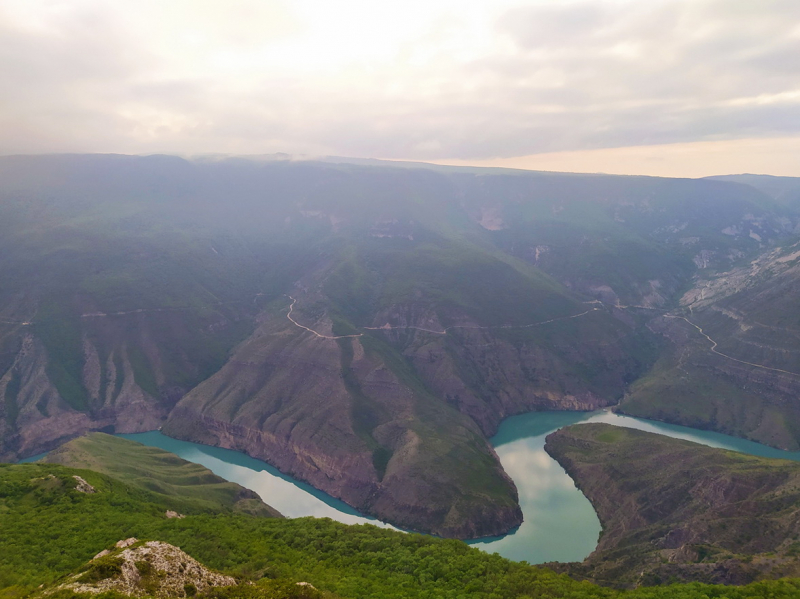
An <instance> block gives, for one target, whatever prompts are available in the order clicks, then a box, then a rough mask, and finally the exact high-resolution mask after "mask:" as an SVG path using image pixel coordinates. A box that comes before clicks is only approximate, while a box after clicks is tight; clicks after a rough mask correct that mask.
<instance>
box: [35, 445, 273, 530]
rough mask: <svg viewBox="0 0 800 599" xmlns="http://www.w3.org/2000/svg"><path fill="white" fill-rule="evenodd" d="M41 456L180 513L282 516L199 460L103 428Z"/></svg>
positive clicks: (248, 491)
mask: <svg viewBox="0 0 800 599" xmlns="http://www.w3.org/2000/svg"><path fill="white" fill-rule="evenodd" d="M42 461H43V462H46V463H49V464H61V465H62V466H69V467H70V468H83V469H86V470H93V471H95V472H100V473H102V474H107V475H108V476H111V477H113V478H116V479H118V480H120V481H123V482H124V483H125V484H127V485H130V486H132V487H138V488H141V489H144V490H146V491H149V492H151V493H153V494H154V495H155V496H158V497H160V498H161V499H162V501H163V502H164V503H165V504H168V505H170V506H171V507H172V509H173V510H179V511H180V512H181V513H184V514H185V513H205V512H218V511H225V512H241V513H246V514H252V515H255V516H272V517H280V516H281V515H280V514H279V513H278V512H277V511H276V510H275V509H273V508H271V507H270V506H268V505H266V504H264V502H262V501H261V499H260V498H259V497H258V495H256V494H255V493H254V492H253V491H250V490H248V489H245V488H244V487H242V486H240V485H238V484H236V483H231V482H228V481H226V480H225V479H223V478H220V477H219V476H217V475H216V474H214V473H213V472H211V471H210V470H208V469H207V468H205V467H204V466H201V465H200V464H195V463H193V462H187V461H186V460H183V459H181V458H179V457H178V456H176V455H175V454H172V453H169V452H168V451H164V450H162V449H158V448H156V447H148V446H146V445H142V444H141V443H137V442H136V441H129V440H127V439H122V438H120V437H114V436H112V435H106V434H104V433H90V434H88V435H86V436H85V437H78V438H77V439H73V440H72V441H69V442H68V443H65V444H64V445H62V446H61V447H59V448H58V449H55V450H53V451H51V452H50V453H49V454H47V456H45V458H44V459H43V460H42Z"/></svg>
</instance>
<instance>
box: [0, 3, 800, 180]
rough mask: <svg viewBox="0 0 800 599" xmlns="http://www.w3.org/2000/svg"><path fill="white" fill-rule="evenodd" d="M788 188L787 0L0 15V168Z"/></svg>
mask: <svg viewBox="0 0 800 599" xmlns="http://www.w3.org/2000/svg"><path fill="white" fill-rule="evenodd" d="M51 152H118V153H130V154H151V153H169V154H180V155H200V154H270V153H276V152H284V153H288V154H292V155H295V156H306V157H314V156H323V155H337V156H352V157H365V158H366V157H371V158H384V159H393V160H415V161H429V162H437V163H441V164H474V165H485V166H511V167H515V168H532V169H538V170H566V171H575V172H610V173H621V174H654V175H663V176H687V177H698V176H705V175H713V174H726V173H741V172H756V173H766V174H775V175H789V176H800V1H798V0H757V1H756V0H581V1H577V2H570V1H568V0H528V1H523V0H493V1H488V0H482V1H475V0H404V2H391V3H390V2H376V1H375V0H337V1H336V2H324V1H322V0H313V1H311V0H291V1H280V0H258V1H251V0H224V1H217V0H136V2H131V1H130V0H64V1H58V0H0V154H18V153H51Z"/></svg>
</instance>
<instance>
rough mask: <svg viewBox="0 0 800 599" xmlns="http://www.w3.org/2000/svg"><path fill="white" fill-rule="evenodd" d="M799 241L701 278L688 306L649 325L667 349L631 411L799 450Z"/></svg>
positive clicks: (636, 387)
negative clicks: (743, 263) (732, 267)
mask: <svg viewBox="0 0 800 599" xmlns="http://www.w3.org/2000/svg"><path fill="white" fill-rule="evenodd" d="M798 264H800V244H797V243H794V244H791V243H790V244H786V245H784V246H783V247H780V248H778V249H774V250H770V251H769V252H766V253H764V254H762V255H761V256H759V257H758V258H757V259H756V260H753V261H752V262H749V263H747V264H746V265H744V266H741V267H738V268H735V269H733V270H730V271H727V272H723V273H720V274H717V275H714V276H711V277H708V278H705V277H700V278H698V280H697V281H696V284H695V287H694V288H693V289H691V290H689V291H688V292H686V293H685V294H684V296H683V298H682V299H681V301H680V306H681V309H680V311H677V312H675V313H672V314H668V315H666V316H663V317H658V318H655V319H654V320H653V321H651V323H650V324H649V325H648V326H649V327H650V329H651V330H653V331H654V332H658V333H660V334H662V335H663V336H664V338H665V339H668V340H669V345H668V347H667V351H665V352H664V354H663V355H662V357H661V358H660V359H659V361H658V362H657V363H656V365H655V366H654V368H653V370H652V371H651V372H649V373H648V374H647V375H646V376H644V377H643V378H641V379H640V380H638V381H637V382H636V383H634V384H633V385H632V386H631V388H630V390H629V393H628V395H627V396H626V397H625V399H624V400H623V402H622V404H621V406H620V409H621V411H624V412H625V413H629V414H633V415H638V416H643V417H646V418H656V419H659V420H667V421H670V422H676V423H680V424H687V425H689V426H695V427H700V428H712V429H715V430H719V431H721V432H726V433H729V434H733V435H737V436H742V437H748V438H751V439H753V440H756V441H760V442H762V443H767V444H769V445H773V446H777V447H781V448H784V449H797V448H798V447H800V404H798V402H797V397H798V396H799V395H800V312H798V310H797V305H798V299H800V266H798Z"/></svg>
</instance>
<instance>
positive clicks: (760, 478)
mask: <svg viewBox="0 0 800 599" xmlns="http://www.w3.org/2000/svg"><path fill="white" fill-rule="evenodd" d="M545 450H546V451H547V452H548V453H549V454H550V455H551V456H553V457H554V458H555V459H556V460H558V462H559V464H561V465H562V466H563V467H564V469H565V470H566V471H567V473H568V474H569V475H570V476H571V477H572V478H573V479H574V480H575V484H576V485H577V486H578V488H579V489H581V491H583V493H584V494H585V495H586V496H587V497H588V498H589V500H590V501H591V502H592V505H593V506H594V508H595V510H596V511H597V514H598V516H599V518H600V522H601V524H602V526H603V532H602V533H601V536H600V540H599V543H598V545H597V549H596V550H595V551H594V552H593V553H592V554H591V555H590V556H589V557H588V558H587V559H586V560H585V561H584V562H583V563H582V564H567V565H562V566H554V567H555V568H556V569H559V570H562V571H567V572H569V573H571V574H573V575H577V576H583V577H587V578H590V579H592V580H595V581H597V582H601V583H604V584H611V585H615V586H638V585H649V584H661V583H667V582H669V581H670V580H676V579H677V580H697V581H703V582H714V583H726V584H744V583H747V582H751V581H753V580H758V579H762V578H780V577H782V576H796V575H797V573H799V572H800V560H798V557H797V550H798V544H797V541H796V538H797V535H798V533H800V514H798V512H797V509H796V506H797V502H798V501H800V464H797V463H794V462H788V461H784V460H770V459H766V458H756V457H752V456H747V455H744V454H738V453H734V452H730V451H725V450H720V449H713V448H709V447H704V446H701V445H697V444H695V443H690V442H688V441H681V440H677V439H671V438H669V437H664V436H661V435H654V434H652V433H645V432H642V431H637V430H633V429H625V428H619V427H613V426H610V425H604V424H588V425H577V426H571V427H567V428H565V429H561V430H560V431H557V432H555V433H552V434H551V435H549V436H548V437H547V442H546V445H545Z"/></svg>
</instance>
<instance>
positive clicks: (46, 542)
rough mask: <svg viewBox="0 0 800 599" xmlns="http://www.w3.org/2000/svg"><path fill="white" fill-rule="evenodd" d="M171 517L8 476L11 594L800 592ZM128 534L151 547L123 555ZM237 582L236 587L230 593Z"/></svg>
mask: <svg viewBox="0 0 800 599" xmlns="http://www.w3.org/2000/svg"><path fill="white" fill-rule="evenodd" d="M76 476H79V477H80V478H81V479H82V480H83V484H82V483H81V482H80V481H79V480H77V479H76V478H75V477H76ZM84 484H85V485H89V486H90V487H91V488H92V489H93V490H94V492H86V490H87V487H85V486H83V485H84ZM164 507H165V506H164V503H163V498H162V497H159V496H158V495H155V494H152V493H149V492H147V491H145V490H144V489H141V488H136V487H132V486H129V485H127V484H126V483H125V482H124V481H123V480H120V479H114V478H112V477H109V476H107V475H103V474H99V473H95V472H92V471H90V470H75V469H71V468H65V467H63V466H60V465H55V464H18V465H0V530H2V531H3V534H2V535H0V596H2V597H6V598H12V599H17V598H23V597H28V596H30V597H41V596H49V597H54V598H56V599H68V598H69V599H74V598H76V595H75V594H74V593H75V591H80V592H86V593H88V592H90V591H91V590H92V589H106V588H107V589H112V588H114V589H117V591H116V592H118V593H119V592H120V591H121V592H122V593H123V596H125V595H124V593H133V594H134V595H138V596H142V595H145V596H153V595H158V594H159V593H160V592H162V591H163V590H165V589H164V587H165V586H166V589H167V590H170V589H171V592H170V595H171V596H177V597H184V596H186V597H191V596H195V597H207V598H209V599H239V598H241V599H289V598H295V599H298V598H300V597H320V596H323V597H326V596H330V594H335V595H337V596H340V597H344V598H352V599H367V598H374V597H381V598H386V599H393V598H397V599H401V598H416V597H419V598H424V599H433V598H439V597H452V598H456V597H458V598H462V597H463V598H467V599H473V598H474V599H478V598H486V599H497V598H502V599H507V598H508V599H511V598H520V599H523V598H525V597H537V598H541V599H589V598H593V599H655V598H658V599H708V598H711V597H714V598H717V597H726V598H727V599H756V598H759V599H761V598H763V597H766V596H768V597H772V598H774V599H790V598H794V597H797V596H798V593H800V580H798V579H786V580H781V581H767V582H759V583H755V584H752V585H748V586H745V587H724V586H714V585H703V584H693V585H675V586H670V587H658V588H651V589H647V588H642V589H638V590H636V591H631V592H625V591H617V590H614V589H609V588H604V587H600V586H597V585H594V584H591V583H588V582H578V581H576V580H573V579H571V578H569V577H568V576H566V575H564V574H556V573H555V572H553V571H552V570H550V569H548V568H543V567H535V566H529V565H528V564H525V563H516V562H511V561H509V560H506V559H504V558H502V557H500V556H498V555H496V554H495V555H488V554H486V553H483V552H482V551H480V550H478V549H474V548H471V547H469V546H468V545H466V544H464V543H462V542H460V541H454V540H443V539H436V538H433V537H428V536H423V535H418V534H405V533H400V532H396V531H391V530H385V529H379V528H377V527H374V526H370V525H362V526H346V525H343V524H339V523H337V522H333V521H331V520H329V519H314V518H299V519H294V520H289V519H282V518H259V517H254V516H250V515H246V514H233V513H230V512H220V513H216V514H209V513H200V514H187V515H186V516H185V517H184V518H168V517H166V516H165V512H164ZM130 537H136V538H138V539H141V541H139V542H136V543H132V544H131V545H130V547H120V546H117V544H118V542H119V539H129V538H130ZM123 545H124V543H123ZM177 548H180V550H178V549H177ZM104 551H107V553H104ZM126 551H127V553H125V552H126ZM180 552H182V553H180ZM98 553H100V554H101V555H98ZM123 554H124V555H123ZM184 554H185V555H186V556H188V557H185V558H182V557H181V556H182V555H184ZM93 556H97V557H96V558H94V559H93ZM128 558H130V559H128ZM123 562H124V564H123ZM198 562H199V563H198ZM131 565H132V567H133V569H135V570H136V571H135V572H134V571H133V569H132V568H131ZM181 568H182V569H181ZM123 570H124V574H123ZM192 576H198V577H199V578H201V579H202V583H201V582H200V581H199V580H193V579H192ZM231 578H233V579H235V581H236V583H237V584H235V585H233V586H227V587H225V586H223V587H220V586H219V585H220V584H223V583H224V584H229V583H230V582H231ZM298 582H304V583H307V584H306V585H298V584H297V583H298ZM251 583H252V584H251ZM74 584H77V585H78V587H73V588H72V590H70V589H66V588H62V589H61V590H58V587H59V586H65V585H66V586H69V585H74ZM209 585H211V588H208V587H209ZM213 585H217V586H213ZM308 585H311V586H308ZM90 587H91V589H90ZM312 587H313V588H312ZM50 590H53V591H55V592H54V593H49V591H50ZM92 596H93V595H89V594H85V595H79V597H82V598H83V599H90V598H91V597H92ZM117 597H119V595H117Z"/></svg>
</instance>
